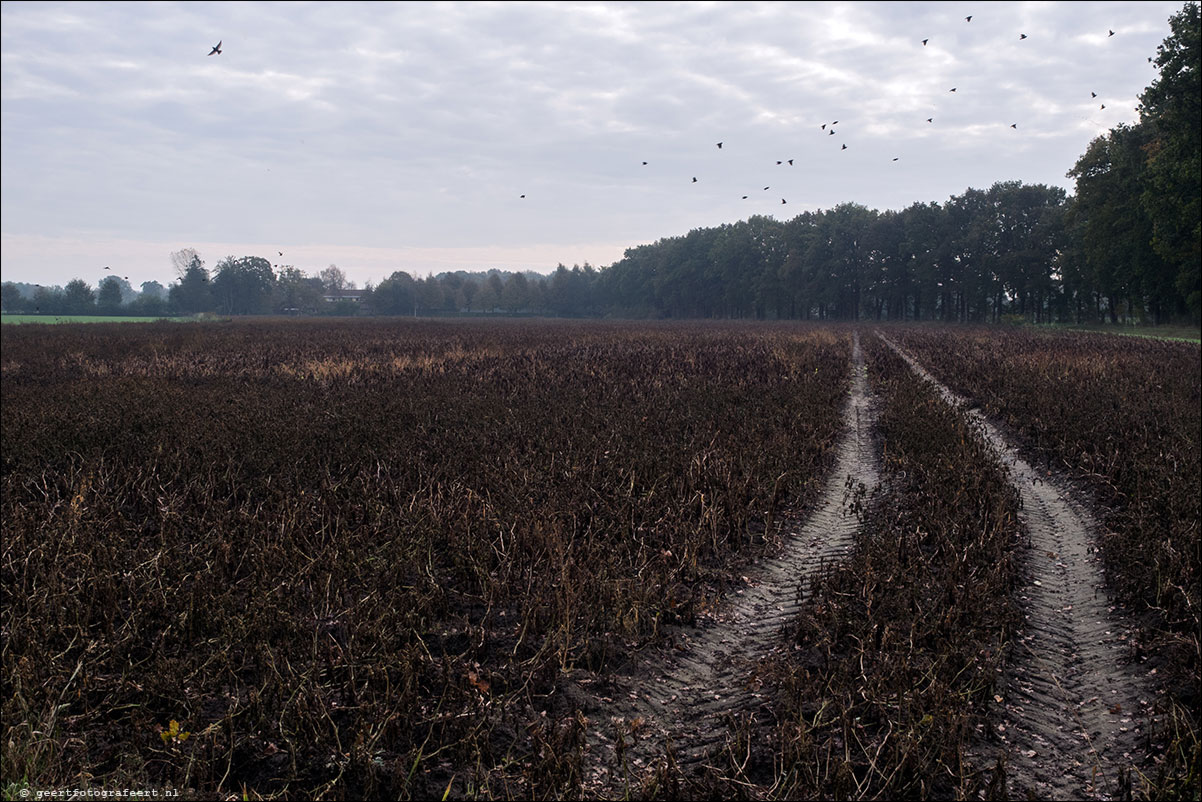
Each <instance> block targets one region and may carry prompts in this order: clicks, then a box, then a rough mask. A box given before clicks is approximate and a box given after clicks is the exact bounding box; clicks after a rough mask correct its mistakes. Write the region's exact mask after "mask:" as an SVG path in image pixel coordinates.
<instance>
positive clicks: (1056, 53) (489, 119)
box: [0, 0, 1184, 287]
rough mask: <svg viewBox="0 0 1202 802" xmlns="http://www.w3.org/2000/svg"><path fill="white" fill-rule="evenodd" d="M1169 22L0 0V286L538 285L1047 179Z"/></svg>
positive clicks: (947, 5)
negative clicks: (187, 271)
mask: <svg viewBox="0 0 1202 802" xmlns="http://www.w3.org/2000/svg"><path fill="white" fill-rule="evenodd" d="M1183 5H1184V3H1183V2H1112V3H1108V2H1089V3H1085V2H1038V3H1036V2H1022V3H1006V2H932V3H907V2H882V3H868V2H857V3H835V2H817V3H811V2H790V3H758V2H751V1H750V0H741V1H740V2H734V3H659V2H656V3H566V2H554V3H551V2H547V3H523V2H515V1H514V0H506V2H501V3H417V2H411V3H379V2H371V3H353V2H337V3H334V2H315V3H285V2H270V3H240V2H222V3H203V2H184V3H144V2H137V3H111V2H104V3H100V2H96V3H57V2H22V1H19V0H18V1H17V2H9V1H8V0H5V2H3V3H2V4H0V118H2V119H0V140H2V141H0V155H2V169H0V189H2V194H0V278H2V279H3V280H4V281H24V282H30V283H38V284H65V283H66V282H68V281H70V280H71V279H74V278H82V279H84V280H85V281H87V282H89V283H92V284H95V283H96V282H98V281H99V280H100V279H101V278H103V277H104V276H106V275H120V276H127V277H128V278H129V280H130V283H131V284H132V285H133V286H134V287H138V286H139V285H140V284H141V283H142V282H144V281H151V280H155V281H159V282H160V283H162V284H164V285H166V284H168V283H169V282H170V281H173V280H174V279H175V278H176V276H175V272H174V270H173V268H172V265H171V258H170V255H171V253H172V252H174V251H178V250H180V249H183V248H195V249H196V250H197V251H198V252H199V254H200V256H201V258H202V259H203V260H204V261H205V264H206V266H207V267H209V268H212V267H214V266H215V265H216V264H217V263H218V262H219V261H220V260H222V259H224V258H225V257H227V256H234V257H241V256H262V257H265V258H268V259H269V260H270V261H271V262H272V264H273V265H275V264H279V265H291V266H294V267H297V268H300V269H301V270H304V271H305V272H307V273H310V274H314V275H315V274H316V273H317V272H319V271H320V270H322V269H323V268H325V267H327V266H328V265H331V264H336V265H337V266H338V267H339V268H341V269H342V271H343V272H344V273H345V274H346V275H347V277H348V278H350V279H351V280H352V281H355V282H356V283H357V284H358V285H359V286H363V285H364V284H365V283H368V282H372V283H378V282H379V281H381V280H383V279H384V278H387V277H388V276H389V275H391V274H392V273H393V272H394V271H398V270H403V271H405V272H408V273H409V274H410V275H413V276H425V275H430V274H435V273H439V272H442V271H447V270H472V271H475V270H487V269H489V268H494V267H495V268H499V269H502V270H533V271H536V272H540V273H548V272H551V271H552V270H554V269H555V267H556V265H557V264H559V263H563V264H565V265H567V266H569V267H571V266H572V265H575V264H581V265H583V264H584V263H586V262H587V263H589V264H591V265H593V266H594V267H598V268H600V267H605V266H608V265H610V264H612V263H614V262H615V261H618V260H620V259H621V258H622V256H623V252H624V251H625V250H626V249H627V248H631V247H635V246H637V245H641V244H644V243H650V242H654V241H656V240H659V239H662V238H666V237H674V236H679V235H683V234H686V233H688V232H689V231H690V230H692V229H695V228H703V227H713V226H719V225H722V224H726V223H734V222H737V221H739V220H745V219H747V218H748V217H750V216H752V215H756V214H761V215H771V216H773V217H775V218H777V219H779V220H788V219H792V218H793V217H796V216H797V215H798V214H801V213H802V212H805V211H814V210H818V209H829V208H832V207H834V206H836V205H838V204H840V203H846V202H852V203H859V204H863V205H864V206H867V207H869V208H872V209H877V210H882V211H883V210H885V209H902V208H905V207H907V206H909V205H911V204H913V203H916V202H921V203H927V202H939V203H942V202H944V201H946V200H947V199H948V198H950V197H952V196H955V195H959V194H962V193H963V192H964V191H965V190H966V189H968V188H970V187H972V188H977V189H988V188H989V187H990V186H992V185H993V184H994V183H995V182H998V181H1013V180H1018V181H1023V182H1026V183H1037V184H1047V185H1056V186H1062V187H1064V188H1065V189H1066V190H1068V191H1069V192H1070V193H1071V191H1072V181H1071V179H1069V178H1067V177H1066V175H1065V174H1066V172H1067V171H1068V170H1070V169H1071V168H1072V167H1073V165H1074V164H1075V163H1076V161H1077V159H1078V158H1079V157H1080V156H1081V155H1082V154H1083V153H1084V152H1085V149H1086V148H1087V146H1088V145H1089V143H1090V142H1091V141H1092V140H1093V139H1094V138H1095V137H1097V136H1099V135H1101V134H1104V133H1105V132H1106V131H1108V130H1109V129H1111V128H1112V127H1114V126H1116V125H1119V124H1121V123H1133V122H1135V121H1137V120H1138V114H1137V112H1136V107H1137V106H1138V96H1139V95H1140V93H1141V92H1142V91H1143V90H1144V89H1145V88H1146V87H1147V86H1148V85H1149V84H1150V83H1151V82H1152V81H1153V80H1155V79H1156V78H1157V76H1158V73H1157V70H1156V69H1155V67H1154V66H1153V65H1152V64H1150V63H1148V58H1149V57H1153V58H1154V57H1155V56H1156V48H1157V46H1158V45H1160V44H1161V43H1162V42H1163V41H1164V39H1165V38H1166V37H1167V36H1168V35H1169V33H1170V30H1169V25H1168V19H1169V17H1171V16H1172V15H1174V14H1176V13H1177V12H1179V11H1180V10H1181V8H1182V7H1183ZM970 15H971V17H972V18H971V20H966V17H968V16H970ZM1111 32H1113V35H1112V34H1111ZM1024 34H1025V35H1026V38H1025V39H1024V38H1021V37H1022V35H1024ZM923 40H926V43H925V44H924V43H923ZM218 42H220V43H221V52H220V53H215V54H213V55H209V53H210V51H211V50H212V49H213V47H214V45H216V44H218ZM953 88H954V89H955V91H954V92H953V91H952V89H953ZM1095 95H1096V97H1095ZM1103 106H1105V108H1103ZM928 118H930V121H928ZM836 121H837V122H836ZM823 126H825V128H824V127H823ZM1012 126H1014V127H1012ZM832 129H833V131H834V133H833V134H832V133H831V131H832ZM719 142H721V143H722V146H721V147H720V148H719V147H718V143H719ZM790 159H791V160H792V163H790V162H789V160H790ZM644 162H645V164H644ZM694 179H695V180H694ZM745 195H746V196H747V197H746V198H744V197H743V196H745ZM782 201H783V202H782ZM105 266H109V267H110V268H111V271H105V270H104V267H105Z"/></svg>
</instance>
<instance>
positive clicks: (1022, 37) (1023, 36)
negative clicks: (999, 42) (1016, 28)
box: [1018, 33, 1027, 42]
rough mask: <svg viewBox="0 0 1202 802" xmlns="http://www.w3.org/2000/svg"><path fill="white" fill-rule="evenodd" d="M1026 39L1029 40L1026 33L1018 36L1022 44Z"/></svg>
mask: <svg viewBox="0 0 1202 802" xmlns="http://www.w3.org/2000/svg"><path fill="white" fill-rule="evenodd" d="M1026 38H1027V35H1026V34H1025V33H1020V34H1019V35H1018V39H1019V41H1020V42H1021V41H1022V40H1023V39H1026Z"/></svg>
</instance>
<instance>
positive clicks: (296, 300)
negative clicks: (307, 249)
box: [271, 267, 325, 314]
mask: <svg viewBox="0 0 1202 802" xmlns="http://www.w3.org/2000/svg"><path fill="white" fill-rule="evenodd" d="M324 289H325V287H324V286H323V284H322V281H321V279H320V278H315V277H311V276H307V275H305V272H304V271H303V270H299V269H297V268H295V267H285V268H284V269H282V270H281V271H280V272H279V274H277V275H276V280H275V286H274V288H273V290H272V295H271V311H273V312H275V313H277V314H296V313H298V312H306V313H313V312H316V311H317V310H318V309H321V307H322V304H323V303H324V299H323V298H322V292H323V290H324Z"/></svg>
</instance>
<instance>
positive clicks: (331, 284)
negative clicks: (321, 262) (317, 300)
mask: <svg viewBox="0 0 1202 802" xmlns="http://www.w3.org/2000/svg"><path fill="white" fill-rule="evenodd" d="M321 284H322V287H324V288H325V291H326V292H327V293H333V292H341V291H342V290H353V289H354V288H355V282H353V281H351V280H349V279H348V278H347V277H346V274H345V273H343V272H342V270H341V268H339V267H338V265H330V266H329V267H327V268H326V269H325V270H323V271H321Z"/></svg>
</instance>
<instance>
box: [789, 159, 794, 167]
mask: <svg viewBox="0 0 1202 802" xmlns="http://www.w3.org/2000/svg"><path fill="white" fill-rule="evenodd" d="M789 166H790V167H792V166H793V160H792V159H789Z"/></svg>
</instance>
